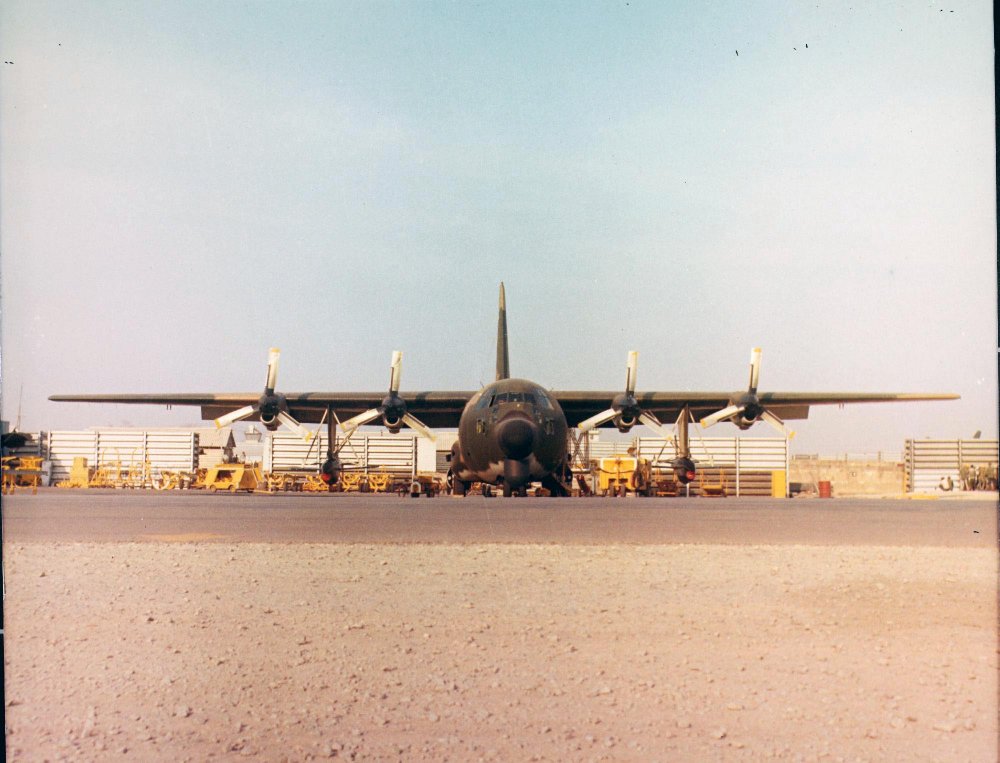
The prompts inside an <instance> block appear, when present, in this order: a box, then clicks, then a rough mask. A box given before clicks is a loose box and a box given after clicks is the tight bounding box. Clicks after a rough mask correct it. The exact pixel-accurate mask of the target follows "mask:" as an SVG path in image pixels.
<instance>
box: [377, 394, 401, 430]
mask: <svg viewBox="0 0 1000 763" xmlns="http://www.w3.org/2000/svg"><path fill="white" fill-rule="evenodd" d="M405 415H406V402H405V401H404V400H403V398H401V397H399V395H387V396H386V397H385V398H383V400H382V426H384V427H385V428H386V429H388V430H389V431H390V432H391V433H392V434H399V430H400V429H402V427H403V417H404V416H405Z"/></svg>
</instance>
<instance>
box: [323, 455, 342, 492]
mask: <svg viewBox="0 0 1000 763" xmlns="http://www.w3.org/2000/svg"><path fill="white" fill-rule="evenodd" d="M319 476H320V478H321V479H322V480H323V482H325V483H327V484H328V485H329V484H331V483H334V482H336V481H337V480H338V479H339V478H340V459H338V458H337V457H336V456H331V457H330V458H328V459H326V461H324V462H323V466H322V467H321V468H320V473H319Z"/></svg>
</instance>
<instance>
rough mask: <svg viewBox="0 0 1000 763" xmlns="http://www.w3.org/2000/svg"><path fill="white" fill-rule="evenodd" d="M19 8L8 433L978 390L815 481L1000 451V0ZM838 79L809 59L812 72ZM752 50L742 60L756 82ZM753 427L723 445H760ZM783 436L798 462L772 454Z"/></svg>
mask: <svg viewBox="0 0 1000 763" xmlns="http://www.w3.org/2000/svg"><path fill="white" fill-rule="evenodd" d="M705 5H706V4H701V3H669V4H667V3H660V2H654V3H647V2H631V0H630V1H629V2H616V3H507V4H501V3H432V2H421V3H417V2H412V3H410V2H406V3H346V2H344V3H341V2H324V3H310V2H302V3H281V2H269V3H262V2H240V3H237V2H218V3H204V2H203V3H174V2H171V3H143V2H137V3H127V4H120V3H111V2H90V3H75V2H74V3H67V2H53V3H46V2H37V1H35V0H33V1H32V2H17V1H16V0H14V1H13V2H8V3H5V4H4V5H3V7H2V9H0V47H2V50H3V60H4V61H12V62H13V63H12V64H3V65H2V69H0V108H2V111H0V140H2V144H0V223H2V226H0V242H2V251H0V276H2V287H0V288H2V293H0V296H2V300H3V302H2V318H3V326H2V350H3V357H2V361H3V365H2V380H3V415H4V418H7V419H14V418H16V412H17V404H18V399H19V390H20V389H21V388H22V386H23V396H21V409H22V428H25V429H35V430H37V429H43V428H44V429H59V428H77V427H86V426H93V425H108V424H122V423H125V422H128V423H131V424H134V425H138V426H163V425H180V424H186V423H190V422H192V421H194V420H196V415H195V413H194V411H191V410H187V411H185V410H178V409H175V410H174V411H172V412H167V411H164V410H162V409H157V408H125V407H114V408H101V407H92V406H70V405H66V404H55V403H50V402H48V401H47V400H46V398H47V396H48V395H50V394H54V393H74V392H98V391H105V392H116V391H119V392H184V391H192V392H196V391H205V390H217V391H243V390H256V389H257V388H258V387H259V386H260V384H261V381H262V378H263V374H264V365H265V362H266V354H267V348H268V347H270V346H275V345H276V346H279V347H281V348H282V351H283V357H282V371H281V380H280V386H281V387H283V388H284V389H286V390H296V391H297V390H305V389H315V390H359V389H380V388H381V387H382V386H384V384H385V380H386V378H387V368H386V366H387V365H388V362H389V357H390V354H391V352H392V350H394V349H401V350H403V351H404V357H405V361H404V377H403V383H404V389H405V388H409V389H411V390H413V389H418V388H419V389H428V388H435V389H473V388H476V387H477V386H478V385H479V384H480V383H481V382H484V381H489V380H490V378H491V377H492V373H493V368H492V366H493V360H494V349H493V341H494V336H495V320H496V317H495V303H496V291H497V284H498V283H499V282H500V281H501V280H503V281H504V282H505V283H506V284H507V297H508V307H509V320H510V329H511V364H512V371H513V372H514V373H515V374H517V375H521V376H528V377H530V378H532V379H535V380H537V381H539V382H541V383H543V384H545V385H548V386H551V387H554V388H557V389H558V388H563V389H567V388H574V389H612V388H617V387H619V386H620V385H621V384H622V383H623V380H624V364H625V357H626V353H627V351H628V350H630V349H636V350H639V352H640V369H639V387H640V389H643V388H645V389H660V390H669V389H734V390H735V389H738V388H740V387H741V386H742V385H744V384H745V377H746V365H747V361H748V356H749V350H750V348H751V347H752V346H754V345H761V346H763V347H764V365H763V372H762V388H764V389H771V390H803V391H806V390H815V391H839V390H857V391H907V390H912V391H949V392H957V393H960V394H961V395H962V396H963V399H962V400H961V401H960V402H957V403H932V404H916V405H910V406H875V407H868V406H863V407H855V408H847V409H844V410H836V409H832V410H826V409H814V410H813V412H812V414H811V418H810V420H809V421H808V422H802V423H800V424H798V425H797V426H796V428H797V429H798V430H799V433H800V434H799V437H798V438H797V440H796V443H795V445H794V449H795V450H796V451H798V452H823V453H834V452H838V451H875V450H900V449H901V448H902V441H903V440H904V439H905V438H907V437H923V436H927V435H930V436H935V437H959V436H969V435H971V434H972V432H974V431H975V430H977V429H982V430H983V431H984V434H986V435H992V436H996V419H997V396H996V390H997V380H996V361H997V358H996V352H997V346H996V339H997V318H996V316H997V313H996V283H997V281H996V260H995V257H996V227H995V226H996V223H995V173H994V166H995V165H994V161H995V160H994V132H993V124H994V114H993V81H992V80H993V77H992V62H993V48H992V45H993V42H992V8H991V6H990V5H989V4H988V3H970V4H959V5H951V4H947V5H946V4H928V3H900V4H894V5H891V6H890V5H889V4H874V5H873V7H863V8H862V7H858V8H854V7H851V6H850V5H845V4H842V3H835V4H825V3H823V4H818V5H816V4H808V5H805V4H799V3H787V4H783V3H758V4H745V3H713V4H708V5H709V7H708V8H706V7H704V6H705ZM806 46H808V47H806ZM737 51H738V52H739V53H738V55H737ZM735 431H736V430H735V429H733V428H732V427H730V426H728V425H725V426H720V427H718V428H717V429H716V430H713V433H715V434H719V435H729V434H731V433H734V432H735ZM751 433H752V434H758V435H769V434H770V430H766V428H764V427H759V428H757V429H755V430H752V431H751Z"/></svg>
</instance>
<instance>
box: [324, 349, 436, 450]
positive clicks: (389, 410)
mask: <svg viewBox="0 0 1000 763" xmlns="http://www.w3.org/2000/svg"><path fill="white" fill-rule="evenodd" d="M402 371H403V353H401V352H400V351H399V350H396V351H395V352H393V353H392V363H391V365H390V372H389V394H388V395H386V396H385V397H384V398H382V403H381V405H379V407H378V408H369V409H368V410H367V411H364V412H363V413H359V414H358V415H357V416H354V417H353V418H350V419H348V420H347V421H345V422H344V423H343V424H341V425H340V427H341V429H343V430H344V433H345V434H348V435H350V434H352V433H353V432H354V430H356V429H357V428H358V427H360V426H364V425H365V424H368V423H370V422H372V421H374V420H375V419H377V418H378V417H379V416H381V417H382V423H383V424H384V425H385V428H386V429H388V430H389V431H390V432H392V433H393V434H395V433H397V432H398V431H399V429H400V427H401V426H403V425H404V424H405V425H406V426H408V427H410V429H413V430H415V431H416V432H417V433H418V434H420V435H421V436H422V437H426V438H427V439H428V440H431V441H433V440H434V433H433V432H431V430H430V429H428V428H427V427H426V426H425V425H424V423H423V422H422V421H420V419H418V418H417V417H416V416H414V415H413V414H410V413H407V412H406V402H405V401H404V400H403V398H401V397H400V396H399V381H400V376H401V374H402Z"/></svg>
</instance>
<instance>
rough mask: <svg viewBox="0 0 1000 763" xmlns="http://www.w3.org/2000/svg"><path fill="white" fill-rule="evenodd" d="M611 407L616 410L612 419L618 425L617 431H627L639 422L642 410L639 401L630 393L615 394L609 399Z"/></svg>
mask: <svg viewBox="0 0 1000 763" xmlns="http://www.w3.org/2000/svg"><path fill="white" fill-rule="evenodd" d="M611 407H612V408H614V409H615V410H616V411H617V413H616V414H615V417H614V419H612V421H613V422H614V425H615V426H616V427H618V431H619V432H623V433H625V432H628V431H629V430H630V429H632V427H634V426H635V425H636V424H638V423H639V416H641V415H642V411H641V409H640V408H639V402H638V401H637V400H636V399H635V397H633V396H632V395H630V394H628V393H625V394H621V395H615V397H614V399H613V400H612V401H611Z"/></svg>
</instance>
